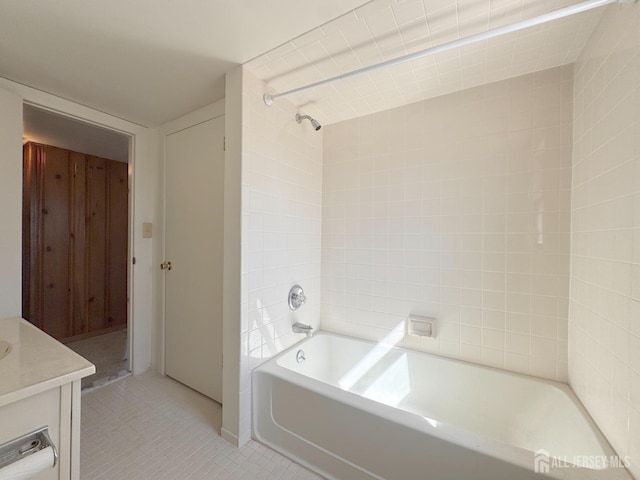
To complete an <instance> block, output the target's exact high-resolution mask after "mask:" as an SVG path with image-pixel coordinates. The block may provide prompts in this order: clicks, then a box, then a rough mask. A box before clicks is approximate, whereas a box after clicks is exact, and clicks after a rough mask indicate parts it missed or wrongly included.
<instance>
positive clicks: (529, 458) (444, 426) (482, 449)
mask: <svg viewBox="0 0 640 480" xmlns="http://www.w3.org/2000/svg"><path fill="white" fill-rule="evenodd" d="M317 336H329V337H338V338H342V339H345V340H348V341H355V342H358V343H364V344H368V345H376V344H378V343H380V342H375V341H372V340H367V339H362V338H357V337H352V336H349V335H344V334H342V333H336V332H332V331H327V330H319V331H317V332H316V333H315V334H314V335H313V336H312V337H308V338H303V339H301V340H300V341H299V342H297V343H295V344H293V345H291V346H290V347H289V348H287V349H286V350H283V351H282V352H280V353H278V354H277V355H275V356H273V357H271V358H270V359H268V360H267V361H265V362H264V363H262V364H261V365H259V366H257V367H255V368H254V369H253V371H252V386H254V385H255V377H256V376H257V375H259V374H260V373H264V374H269V375H272V376H275V377H277V378H279V379H282V380H285V381H289V382H293V383H296V384H299V385H300V386H302V387H304V388H306V389H308V390H311V391H313V392H314V393H316V394H319V395H323V396H325V397H328V396H330V395H328V394H327V389H331V390H333V391H334V393H335V395H334V398H336V399H337V400H338V401H339V402H341V403H346V404H347V405H349V406H350V407H352V408H356V409H358V410H364V411H366V412H369V413H372V414H374V415H378V416H383V417H385V418H391V419H393V421H395V422H397V423H399V424H401V425H402V426H403V427H406V428H410V429H412V430H417V431H420V432H422V433H424V434H427V435H431V436H433V437H436V438H438V439H440V440H442V441H445V442H450V443H454V444H456V445H459V446H461V447H463V448H467V449H469V450H473V451H475V452H478V453H481V454H484V455H487V456H490V457H493V458H496V459H499V460H501V461H504V462H506V463H511V464H513V465H516V466H519V467H522V468H526V469H530V470H532V469H533V459H534V456H535V455H536V451H533V450H529V449H527V448H524V447H520V446H518V445H514V444H509V443H505V442H503V441H500V440H498V439H495V438H492V437H487V436H484V435H481V434H479V433H476V432H474V431H472V430H467V429H464V428H461V427H458V426H456V425H452V424H448V423H444V422H441V421H439V420H437V419H433V420H435V421H436V422H437V427H434V426H432V425H431V424H429V423H428V421H427V420H426V417H422V418H423V419H425V422H424V424H422V426H421V427H417V426H416V422H415V420H416V418H421V416H420V415H419V414H416V413H412V412H408V411H406V410H403V409H401V408H397V407H392V406H390V405H386V404H383V403H380V402H377V401H375V400H371V399H369V398H366V397H363V396H361V395H359V394H357V393H354V392H350V391H347V390H343V389H341V388H340V387H338V386H337V385H333V384H329V383H326V382H323V381H321V380H318V379H316V378H313V377H311V376H308V375H305V374H302V373H299V372H297V371H295V370H292V369H289V368H287V367H285V366H282V365H280V364H278V360H279V359H280V358H281V357H283V356H285V355H287V354H288V353H291V352H292V351H294V350H298V349H300V348H303V346H304V344H305V343H307V342H309V341H312V340H313V339H314V338H316V337H317ZM388 347H389V348H390V349H395V350H399V351H402V352H408V353H410V354H418V355H424V356H426V357H428V358H433V359H435V360H440V361H447V362H454V363H457V364H460V365H462V366H467V367H472V368H479V369H484V370H489V371H493V372H494V373H496V374H502V375H507V376H508V377H516V378H522V377H525V378H526V379H528V380H530V381H534V382H536V383H538V384H544V385H545V386H550V387H553V388H554V389H556V390H558V391H560V392H561V393H562V394H564V395H565V396H566V397H568V398H569V400H570V401H571V402H572V404H573V406H574V407H576V408H577V409H578V411H579V412H580V413H581V414H582V415H583V416H584V417H585V418H586V419H587V421H588V422H587V423H588V426H589V428H590V429H591V431H592V432H593V434H594V435H595V437H596V440H597V441H598V443H599V445H600V447H601V448H602V455H604V456H607V457H611V456H618V453H617V452H616V451H615V450H614V449H613V447H612V446H611V445H610V443H609V441H608V440H607V439H606V437H605V436H604V434H603V433H602V432H601V431H600V429H599V427H598V426H597V424H596V423H595V421H594V420H593V418H592V417H591V415H589V412H588V411H587V410H586V408H585V407H584V406H583V405H582V403H581V402H580V400H579V398H578V397H577V395H576V394H575V392H574V391H573V389H572V388H571V386H570V385H568V384H566V383H562V382H558V381H555V380H549V379H544V378H541V377H535V376H533V375H528V374H524V373H518V372H513V371H509V370H504V369H501V368H497V367H492V366H488V365H481V364H477V363H473V362H469V361H466V360H462V359H457V358H450V357H445V356H442V355H437V354H434V353H430V352H423V351H419V350H412V349H409V348H406V347H399V346H396V345H393V346H392V345H388ZM292 377H293V380H292ZM251 403H252V408H251V412H252V421H251V433H252V437H253V438H254V439H256V440H258V441H259V442H261V443H264V444H266V445H268V446H271V447H277V446H274V445H273V444H272V443H271V442H270V441H268V440H266V439H264V438H263V437H262V436H261V435H260V434H259V433H258V432H257V431H256V428H255V427H256V423H255V420H254V419H255V418H256V415H257V409H258V405H257V402H256V392H255V391H253V393H252V395H251ZM272 420H273V422H274V423H276V424H277V425H278V426H280V425H279V424H278V423H277V422H276V421H275V419H273V418H272ZM280 428H283V427H280ZM292 433H293V432H292ZM296 436H297V435H296ZM298 437H299V436H298ZM299 438H301V437H299ZM302 440H303V441H306V440H304V439H302ZM328 453H330V452H328ZM330 454H331V453H330ZM331 455H333V454H331ZM291 458H293V459H294V460H295V461H296V462H298V463H300V464H302V465H304V466H307V467H309V468H311V469H312V470H317V468H318V467H317V466H314V465H310V464H309V463H308V462H306V461H304V459H301V458H299V457H297V456H295V455H293V456H292V457H291ZM550 458H553V457H550ZM557 463H558V464H559V465H566V467H567V468H556V469H553V468H552V469H551V474H552V475H554V477H553V478H559V479H562V478H575V477H573V476H572V475H575V474H576V472H580V471H582V472H585V474H587V472H600V471H607V470H612V471H613V470H622V472H620V473H619V474H618V476H619V478H620V479H623V478H627V479H629V480H631V479H632V478H633V477H632V476H631V475H630V473H629V472H628V470H627V469H619V468H616V469H602V470H598V469H589V468H585V467H572V468H568V467H570V466H571V463H570V462H564V461H558V462H557ZM623 472H624V473H623ZM325 474H326V472H325ZM625 474H626V477H625ZM614 475H615V474H614ZM618 476H615V477H614V478H618ZM585 478H588V477H585Z"/></svg>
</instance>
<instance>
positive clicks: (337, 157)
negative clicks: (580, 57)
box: [322, 66, 573, 380]
mask: <svg viewBox="0 0 640 480" xmlns="http://www.w3.org/2000/svg"><path fill="white" fill-rule="evenodd" d="M572 82H573V77H572V67H571V66H568V67H559V68H554V69H550V70H546V71H542V72H539V73H535V74H530V75H526V76H522V77H518V78H515V79H511V80H507V81H502V82H498V83H493V84H489V85H485V86H482V87H477V88H473V89H469V90H464V91H463V92H460V93H456V94H451V95H447V96H444V97H439V98H436V99H432V100H427V101H423V102H419V103H414V104H410V105H407V106H404V107H400V108H396V109H393V110H388V111H385V112H380V113H376V114H372V115H368V116H364V117H359V118H356V119H353V120H349V121H345V122H341V123H338V124H333V125H329V126H328V127H327V128H326V129H325V133H324V170H323V199H322V327H323V329H327V330H333V331H338V332H343V333H346V334H350V335H355V336H360V337H365V338H370V339H374V340H381V339H383V338H385V337H386V338H395V333H393V332H397V330H396V329H397V328H400V329H401V328H402V327H401V325H402V322H403V320H404V318H405V317H406V316H407V315H408V314H420V315H429V316H434V317H436V318H437V319H438V322H439V334H438V337H437V338H436V339H419V338H415V337H404V338H403V339H401V340H400V344H401V345H405V346H408V347H410V348H417V349H420V350H426V351H432V352H438V353H440V354H442V355H445V356H450V357H457V358H462V359H465V360H469V361H472V362H477V363H482V364H486V365H491V366H496V367H501V368H507V369H510V370H515V371H519V372H525V373H530V374H533V375H537V376H541V377H546V378H551V379H557V380H566V370H567V303H568V300H567V297H568V275H569V262H568V260H569V255H568V254H569V233H568V232H569V209H570V203H569V201H570V192H569V188H570V185H571V170H570V167H571V143H572V141H571V138H572V131H571V129H572Z"/></svg>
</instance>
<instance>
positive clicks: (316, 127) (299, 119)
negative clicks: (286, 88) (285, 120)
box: [296, 113, 322, 132]
mask: <svg viewBox="0 0 640 480" xmlns="http://www.w3.org/2000/svg"><path fill="white" fill-rule="evenodd" d="M304 119H307V120H309V121H310V122H311V126H312V127H313V129H314V130H315V131H316V132H317V131H318V130H320V129H321V128H322V125H320V123H318V121H317V120H316V119H315V118H313V117H310V116H309V115H300V114H299V113H296V122H298V123H302V120H304Z"/></svg>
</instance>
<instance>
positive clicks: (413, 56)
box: [262, 0, 636, 105]
mask: <svg viewBox="0 0 640 480" xmlns="http://www.w3.org/2000/svg"><path fill="white" fill-rule="evenodd" d="M635 1H636V0H587V1H586V2H582V3H577V4H575V5H571V6H568V7H564V8H561V9H559V10H554V11H553V12H549V13H545V14H543V15H540V16H538V17H534V18H530V19H528V20H522V21H520V22H516V23H513V24H511V25H505V26H503V27H498V28H494V29H492V30H487V31H486V32H482V33H477V34H475V35H471V36H469V37H464V38H460V39H458V40H453V41H451V42H448V43H443V44H442V45H436V46H435V47H430V48H427V49H425V50H420V51H419V52H415V53H410V54H408V55H403V56H401V57H397V58H393V59H391V60H387V61H384V62H381V63H376V64H375V65H370V66H368V67H364V68H360V69H358V70H354V71H352V72H349V73H344V74H342V75H337V76H335V77H332V78H327V79H326V80H321V81H319V82H315V83H311V84H309V85H305V86H304V87H298V88H294V89H293V90H288V91H286V92H282V93H276V94H269V93H265V94H264V95H263V97H262V99H263V100H264V103H265V104H267V105H272V104H273V102H274V101H275V100H278V99H279V98H284V97H288V96H290V95H295V94H296V93H302V92H306V91H307V90H311V89H314V88H316V87H320V86H322V85H328V84H330V83H334V82H337V81H340V80H347V79H349V78H354V77H357V76H359V75H363V74H365V73H369V72H373V71H375V70H380V69H382V68H387V67H391V66H394V65H398V64H400V63H405V62H411V61H412V60H417V59H418V58H423V57H428V56H431V55H435V54H437V53H442V52H446V51H447V50H452V49H454V48H460V47H464V46H466V45H470V44H472V43H476V42H481V41H482V40H488V39H490V38H495V37H498V36H500V35H505V34H507V33H513V32H517V31H520V30H524V29H525V28H529V27H534V26H536V25H541V24H543V23H547V22H550V21H552V20H557V19H559V18H564V17H568V16H570V15H575V14H576V13H582V12H586V11H588V10H592V9H594V8H598V7H603V6H605V5H610V4H612V3H634V2H635Z"/></svg>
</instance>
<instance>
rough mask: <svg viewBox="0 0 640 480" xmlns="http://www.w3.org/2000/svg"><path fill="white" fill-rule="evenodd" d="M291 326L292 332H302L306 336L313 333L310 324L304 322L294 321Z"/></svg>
mask: <svg viewBox="0 0 640 480" xmlns="http://www.w3.org/2000/svg"><path fill="white" fill-rule="evenodd" d="M291 328H293V333H304V334H306V335H307V337H310V336H311V335H313V327H312V326H311V325H305V324H304V323H300V322H296V323H294V324H293V325H292V326H291Z"/></svg>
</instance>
